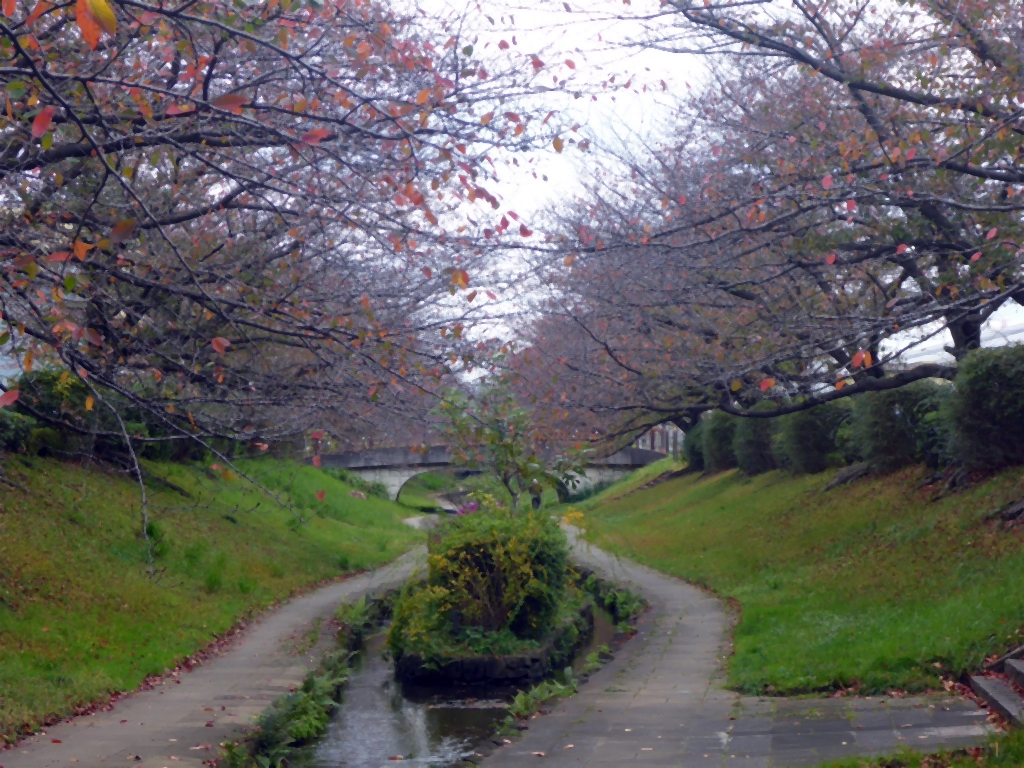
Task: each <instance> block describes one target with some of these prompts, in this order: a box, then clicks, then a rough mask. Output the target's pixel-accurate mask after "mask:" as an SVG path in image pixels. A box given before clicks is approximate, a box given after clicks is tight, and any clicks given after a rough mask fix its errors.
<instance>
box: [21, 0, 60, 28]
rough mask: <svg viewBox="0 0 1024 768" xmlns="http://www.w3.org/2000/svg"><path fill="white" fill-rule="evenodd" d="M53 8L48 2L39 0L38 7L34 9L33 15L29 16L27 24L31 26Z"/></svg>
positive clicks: (26, 20)
mask: <svg viewBox="0 0 1024 768" xmlns="http://www.w3.org/2000/svg"><path fill="white" fill-rule="evenodd" d="M52 7H53V6H52V5H50V4H49V3H48V2H46V0H39V2H38V3H36V7H35V8H33V9H32V13H30V14H29V15H28V18H27V19H25V24H31V23H32V22H33V21H35V20H36V19H38V18H39V17H40V16H42V15H43V14H44V13H46V12H47V11H48V10H50V9H51V8H52Z"/></svg>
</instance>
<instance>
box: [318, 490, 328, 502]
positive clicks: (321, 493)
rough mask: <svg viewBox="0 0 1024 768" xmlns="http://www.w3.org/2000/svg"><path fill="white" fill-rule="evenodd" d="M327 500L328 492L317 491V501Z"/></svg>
mask: <svg viewBox="0 0 1024 768" xmlns="http://www.w3.org/2000/svg"><path fill="white" fill-rule="evenodd" d="M325 498H327V491H317V492H316V500H317V501H323V500H324V499H325Z"/></svg>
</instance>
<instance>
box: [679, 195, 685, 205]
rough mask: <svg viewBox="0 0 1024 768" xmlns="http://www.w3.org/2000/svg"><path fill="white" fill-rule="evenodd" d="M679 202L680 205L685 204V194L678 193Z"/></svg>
mask: <svg viewBox="0 0 1024 768" xmlns="http://www.w3.org/2000/svg"><path fill="white" fill-rule="evenodd" d="M679 204H680V205H686V195H680V196H679Z"/></svg>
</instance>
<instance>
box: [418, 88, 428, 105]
mask: <svg viewBox="0 0 1024 768" xmlns="http://www.w3.org/2000/svg"><path fill="white" fill-rule="evenodd" d="M428 101H430V89H429V88H424V89H423V90H422V91H420V92H419V93H417V94H416V103H417V104H419V105H420V106H423V105H424V104H426V103H427V102H428Z"/></svg>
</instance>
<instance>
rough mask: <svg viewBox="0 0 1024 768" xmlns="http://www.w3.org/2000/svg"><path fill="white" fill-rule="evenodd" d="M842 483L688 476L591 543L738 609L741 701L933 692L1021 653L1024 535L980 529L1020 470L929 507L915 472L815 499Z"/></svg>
mask: <svg viewBox="0 0 1024 768" xmlns="http://www.w3.org/2000/svg"><path fill="white" fill-rule="evenodd" d="M832 474H833V473H832V472H826V473H823V474H821V475H814V476H803V477H794V476H790V475H787V474H784V473H780V472H772V473H768V474H765V475H760V476H758V477H755V478H752V479H745V478H743V477H741V476H740V475H738V474H737V473H735V472H729V473H724V474H721V475H717V476H714V477H710V478H707V477H701V476H698V475H696V474H694V475H686V476H683V477H681V478H678V479H675V480H672V481H669V482H666V483H663V484H661V485H659V486H656V487H654V488H651V489H648V490H646V491H639V492H637V493H635V494H632V495H629V496H624V497H619V498H612V499H610V500H607V501H605V502H604V503H601V499H597V500H596V503H595V504H593V505H590V510H589V513H588V514H587V516H586V527H587V528H588V534H587V535H588V538H590V539H591V540H593V541H594V542H595V543H597V544H599V545H601V546H603V547H606V548H608V549H610V550H612V551H614V552H617V553H620V554H623V555H627V556H629V557H632V558H634V559H636V560H638V561H640V562H643V563H646V564H649V565H651V566H653V567H655V568H657V569H659V570H662V571H664V572H666V573H671V574H674V575H677V576H681V577H683V578H685V579H688V580H690V581H692V582H696V583H699V584H704V585H707V586H709V587H711V588H712V589H713V590H715V592H716V593H717V594H718V595H720V596H722V597H725V598H729V599H730V600H734V601H736V602H737V603H738V605H739V606H740V607H741V610H742V612H741V617H740V620H739V623H738V625H737V626H736V627H735V630H734V636H733V637H734V651H735V652H734V655H733V656H732V658H731V659H730V661H729V682H730V684H731V685H732V686H733V687H735V688H736V689H738V690H741V691H744V692H747V693H762V692H765V691H769V692H771V691H774V692H775V693H780V694H781V693H801V692H814V691H825V690H830V689H834V688H836V687H838V686H850V685H859V686H860V689H861V691H862V692H865V693H867V692H879V691H883V690H887V689H892V688H900V689H909V690H922V689H926V688H938V687H939V686H940V684H941V680H940V674H941V673H943V672H945V673H952V674H958V673H960V672H961V671H963V670H965V669H974V668H977V667H978V666H979V665H980V664H981V662H982V661H983V659H984V658H985V656H987V655H990V654H993V653H997V652H999V651H1002V650H1004V649H1005V648H1007V647H1009V646H1012V645H1014V644H1016V643H1018V642H1019V641H1020V631H1019V630H1020V628H1021V626H1022V625H1024V549H1022V535H1021V534H1022V530H1024V529H1022V528H1014V529H1011V530H1009V531H1003V530H1002V529H1001V528H1000V527H999V525H998V521H993V520H990V519H986V516H987V514H988V513H989V512H991V511H992V510H994V509H997V508H999V507H1000V506H1001V505H1002V504H1004V503H1006V502H1008V501H1010V500H1013V499H1017V498H1020V497H1021V496H1022V495H1024V471H1022V470H1021V468H1015V469H1012V470H1008V471H1005V472H1003V473H1001V474H999V475H996V476H994V477H992V478H990V479H989V480H988V481H986V482H984V483H982V484H979V485H977V486H975V487H973V488H970V489H968V490H967V491H965V492H963V493H959V494H956V495H952V496H948V497H946V498H943V499H941V500H939V501H934V502H933V501H929V497H930V491H928V490H915V485H916V484H917V482H918V481H919V480H920V478H921V477H922V475H923V470H922V469H920V468H909V469H906V470H904V471H901V472H898V473H896V474H893V475H889V476H887V477H884V478H880V479H878V478H868V479H865V480H862V481H860V482H858V483H856V484H853V485H851V486H846V487H841V488H837V489H835V490H833V491H830V492H828V493H823V492H821V489H822V487H823V486H824V485H825V483H826V482H827V481H828V479H829V478H830V477H831V476H832Z"/></svg>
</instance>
